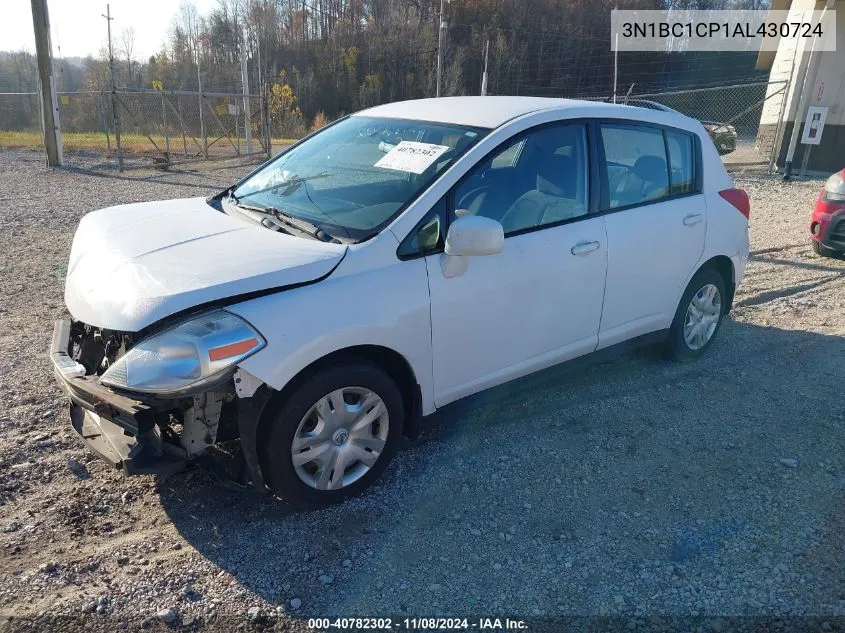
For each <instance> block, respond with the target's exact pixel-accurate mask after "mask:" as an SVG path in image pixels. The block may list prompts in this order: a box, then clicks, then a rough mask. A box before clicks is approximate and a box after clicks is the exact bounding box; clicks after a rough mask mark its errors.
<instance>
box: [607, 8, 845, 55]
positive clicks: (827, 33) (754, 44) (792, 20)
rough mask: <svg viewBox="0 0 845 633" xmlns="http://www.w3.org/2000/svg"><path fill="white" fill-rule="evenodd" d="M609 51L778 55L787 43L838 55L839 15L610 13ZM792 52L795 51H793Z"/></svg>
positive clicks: (803, 11)
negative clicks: (727, 52)
mask: <svg viewBox="0 0 845 633" xmlns="http://www.w3.org/2000/svg"><path fill="white" fill-rule="evenodd" d="M610 24H611V36H610V47H611V50H614V51H615V50H619V51H660V52H678V53H682V52H686V51H776V50H777V49H778V47H779V46H780V44H781V42H782V41H783V40H788V39H793V40H798V41H799V42H803V44H802V47H803V48H804V50H810V49H811V48H813V49H814V50H816V51H835V50H836V11H835V10H833V9H831V10H826V11H814V10H810V9H790V10H784V11H733V10H723V11H716V10H707V11H693V10H689V11H687V10H671V11H650V10H649V11H645V10H644V11H621V10H616V9H614V10H613V11H611V18H610ZM790 48H791V47H790Z"/></svg>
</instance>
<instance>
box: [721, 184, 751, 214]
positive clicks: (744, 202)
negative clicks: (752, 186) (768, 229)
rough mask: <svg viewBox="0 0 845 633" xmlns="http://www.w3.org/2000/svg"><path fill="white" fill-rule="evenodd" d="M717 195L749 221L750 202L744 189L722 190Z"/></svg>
mask: <svg viewBox="0 0 845 633" xmlns="http://www.w3.org/2000/svg"><path fill="white" fill-rule="evenodd" d="M719 195H720V196H722V197H723V198H724V199H725V200H727V201H728V202H730V203H731V204H732V205H733V206H734V207H736V210H737V211H739V212H740V213H741V214H742V215H744V216H745V217H746V219H751V201H750V200H749V199H748V194H747V193H745V190H744V189H724V190H723V191H720V192H719Z"/></svg>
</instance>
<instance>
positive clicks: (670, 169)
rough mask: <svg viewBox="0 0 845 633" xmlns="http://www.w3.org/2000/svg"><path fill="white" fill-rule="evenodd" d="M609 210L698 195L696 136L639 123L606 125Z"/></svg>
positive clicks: (603, 128) (603, 129) (603, 130)
mask: <svg viewBox="0 0 845 633" xmlns="http://www.w3.org/2000/svg"><path fill="white" fill-rule="evenodd" d="M600 128H601V142H602V145H603V147H604V154H605V167H606V169H605V174H606V178H607V181H606V186H607V192H608V200H607V204H606V205H605V206H606V208H608V209H616V208H621V207H628V206H635V205H640V204H647V203H654V202H660V201H661V200H666V199H669V198H671V197H673V196H679V195H685V194H690V193H695V192H696V185H697V183H696V177H695V174H696V165H697V160H698V159H697V149H696V147H697V146H696V144H695V140H694V138H693V135H692V134H689V133H687V132H683V131H680V130H676V129H670V128H663V127H659V126H652V125H638V124H636V123H603V124H601V126H600Z"/></svg>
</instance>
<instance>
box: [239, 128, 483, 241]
mask: <svg viewBox="0 0 845 633" xmlns="http://www.w3.org/2000/svg"><path fill="white" fill-rule="evenodd" d="M483 134H484V130H482V129H479V128H469V127H462V126H456V125H444V124H439V123H426V122H422V121H409V120H403V119H384V118H370V117H360V116H353V117H349V118H348V119H345V120H343V121H340V122H338V123H336V124H335V125H332V126H330V127H328V128H326V129H325V130H323V131H322V132H320V133H318V134H316V135H315V136H313V137H311V138H310V139H308V140H306V141H304V142H303V143H302V144H300V145H298V146H297V147H294V148H292V149H290V150H289V151H287V152H286V153H284V154H283V155H281V156H279V157H278V158H277V159H276V160H274V161H272V162H271V163H269V164H268V165H267V166H266V167H264V168H263V169H262V170H260V171H259V172H257V173H256V174H254V175H253V176H252V177H251V178H249V179H247V180H246V181H245V182H244V183H243V184H241V185H240V186H239V187H237V188H236V189H235V190H234V191H233V192H232V193H233V196H234V200H235V201H236V202H237V203H238V204H243V205H245V206H247V205H248V206H250V207H266V208H271V209H275V210H277V211H280V212H282V213H284V214H287V215H289V216H294V217H297V218H301V219H303V220H306V221H307V222H309V223H311V224H314V225H316V226H318V227H320V228H321V229H324V230H325V231H327V232H328V233H330V234H331V235H335V236H339V237H345V238H347V239H351V240H354V241H359V240H363V239H367V238H368V237H370V236H372V235H374V234H376V233H378V232H379V231H380V230H381V229H382V227H384V226H385V225H386V224H387V223H389V222H390V221H391V220H392V219H393V218H394V217H395V216H396V215H397V213H399V211H401V210H402V209H403V208H404V207H405V206H406V205H407V204H408V203H410V202H411V201H413V200H414V199H415V198H416V197H417V196H418V195H419V194H420V193H422V191H423V190H424V189H425V188H426V187H428V185H429V184H431V183H432V182H433V181H434V180H435V178H437V176H439V175H440V174H441V173H443V171H445V170H446V169H447V168H448V167H449V166H450V165H451V164H452V163H453V162H454V161H455V160H457V158H458V157H460V156H461V155H462V154H463V153H464V152H466V151H467V150H468V149H469V148H470V147H472V146H473V145H474V144H475V143H476V142H478V140H479V139H480V138H481V137H482V136H483Z"/></svg>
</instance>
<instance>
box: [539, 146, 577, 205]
mask: <svg viewBox="0 0 845 633" xmlns="http://www.w3.org/2000/svg"><path fill="white" fill-rule="evenodd" d="M537 191H539V192H540V193H544V194H546V195H549V196H557V197H558V198H574V197H575V161H574V160H573V159H572V158H571V157H570V156H562V155H560V154H550V155H549V156H544V157H543V159H542V160H541V161H540V163H539V166H538V169H537Z"/></svg>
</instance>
